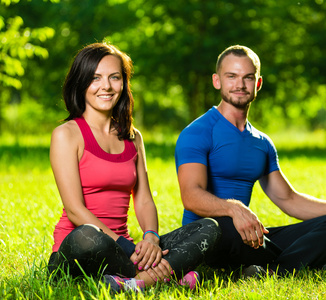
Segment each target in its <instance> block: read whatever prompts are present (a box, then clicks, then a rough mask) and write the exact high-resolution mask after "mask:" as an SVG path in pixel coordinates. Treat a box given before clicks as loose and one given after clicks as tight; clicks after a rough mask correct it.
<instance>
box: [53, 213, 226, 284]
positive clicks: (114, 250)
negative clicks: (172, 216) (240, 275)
mask: <svg viewBox="0 0 326 300" xmlns="http://www.w3.org/2000/svg"><path fill="white" fill-rule="evenodd" d="M220 236H221V230H220V228H219V226H218V223H217V222H216V221H215V220H213V219H210V218H205V219H200V220H198V221H195V222H193V223H190V224H187V225H185V226H183V227H180V228H178V229H176V230H174V231H172V232H170V233H167V234H165V235H163V236H161V240H160V247H161V248H162V250H165V249H169V253H168V254H167V255H165V256H164V258H165V259H166V260H167V261H168V262H169V264H170V266H171V267H172V269H173V270H174V272H175V274H176V276H177V277H178V278H180V277H181V276H182V274H186V273H187V272H189V271H190V270H193V269H195V268H196V267H197V266H198V265H199V264H201V263H202V262H203V261H204V259H205V256H206V254H209V252H210V251H211V250H212V249H213V247H214V245H215V244H216V243H217V242H218V240H219V238H220ZM76 261H77V262H76ZM48 269H49V271H50V273H52V272H53V271H56V270H58V271H59V270H62V271H64V272H65V273H68V272H69V274H71V275H72V276H80V275H83V272H82V271H81V269H83V271H84V272H85V274H86V275H92V276H99V275H101V274H121V275H124V276H126V277H134V276H135V275H136V269H135V266H134V264H133V263H132V261H131V260H130V259H129V258H128V257H127V255H126V254H125V253H124V252H123V251H122V248H121V247H120V246H119V245H118V244H117V243H116V242H115V241H114V240H113V239H112V238H111V237H110V236H108V235H107V234H105V233H103V232H102V231H101V230H99V229H98V228H97V227H96V226H93V225H81V226H79V227H77V228H75V229H74V230H73V231H72V232H71V233H70V234H68V236H67V237H66V238H65V239H64V240H63V242H62V244H61V245H60V248H59V250H58V252H53V253H52V254H51V257H50V260H49V264H48ZM68 270H69V271H68Z"/></svg>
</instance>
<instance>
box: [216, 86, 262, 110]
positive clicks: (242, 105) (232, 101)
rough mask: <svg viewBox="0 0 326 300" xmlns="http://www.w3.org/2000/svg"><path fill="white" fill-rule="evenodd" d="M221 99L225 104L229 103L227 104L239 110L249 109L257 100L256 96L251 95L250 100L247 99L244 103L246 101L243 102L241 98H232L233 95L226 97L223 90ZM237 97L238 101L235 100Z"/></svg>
mask: <svg viewBox="0 0 326 300" xmlns="http://www.w3.org/2000/svg"><path fill="white" fill-rule="evenodd" d="M221 97H222V99H223V100H224V101H225V102H227V103H229V104H231V105H232V106H234V107H236V108H239V109H244V108H247V107H248V106H249V105H250V103H251V102H252V101H254V100H255V98H256V97H255V96H254V95H251V96H250V98H247V99H246V100H245V101H244V100H241V99H240V97H236V96H233V97H232V95H231V96H230V95H226V94H225V93H224V92H223V91H222V90H221ZM235 97H236V98H237V99H235Z"/></svg>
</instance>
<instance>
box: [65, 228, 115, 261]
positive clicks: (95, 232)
mask: <svg viewBox="0 0 326 300" xmlns="http://www.w3.org/2000/svg"><path fill="white" fill-rule="evenodd" d="M109 244H112V246H113V245H114V240H113V239H112V238H111V237H109V236H108V235H106V234H105V233H104V232H103V231H102V230H101V229H100V228H98V227H97V226H95V225H91V224H85V225H80V226H78V227H76V228H75V229H74V230H73V231H71V232H70V233H69V234H68V235H67V236H66V238H65V239H64V240H63V242H62V244H61V246H60V248H59V252H60V253H62V254H64V255H66V256H70V255H69V254H72V253H73V255H74V256H76V255H77V256H79V255H81V256H83V255H85V254H87V253H89V254H91V253H93V252H97V251H98V250H101V249H102V248H107V247H108V246H109Z"/></svg>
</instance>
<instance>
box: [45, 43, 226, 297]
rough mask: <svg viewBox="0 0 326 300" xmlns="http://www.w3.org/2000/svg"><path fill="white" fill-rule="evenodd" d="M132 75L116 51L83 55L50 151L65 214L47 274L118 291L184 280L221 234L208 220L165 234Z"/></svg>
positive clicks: (191, 277) (93, 49)
mask: <svg viewBox="0 0 326 300" xmlns="http://www.w3.org/2000/svg"><path fill="white" fill-rule="evenodd" d="M131 73H132V61H131V59H130V58H129V56H128V55H126V54H125V53H123V52H122V51H120V50H119V49H117V48H116V47H115V46H113V45H110V44H105V43H95V44H91V45H88V46H86V47H85V48H83V49H82V50H81V51H79V53H78V54H77V55H76V57H75V59H74V61H73V63H72V66H71V68H70V70H69V72H68V74H67V77H66V81H65V83H64V87H63V97H64V101H65V104H66V107H67V110H68V112H69V116H68V118H67V119H66V120H65V121H67V122H66V123H64V124H62V125H61V126H59V127H57V128H56V129H55V130H54V131H53V133H52V139H51V148H50V161H51V166H52V169H53V173H54V176H55V180H56V183H57V186H58V189H59V193H60V196H61V199H62V202H63V206H64V209H63V213H62V216H61V218H60V220H59V222H58V224H57V225H56V227H55V230H54V245H53V248H52V250H53V253H52V255H51V257H50V261H49V270H50V271H51V272H53V271H55V270H59V269H60V270H63V271H64V272H69V273H70V274H71V275H73V276H79V275H82V274H83V273H86V274H87V275H92V276H101V277H102V280H104V281H105V282H106V284H107V285H110V287H111V289H113V290H115V291H121V290H122V289H127V288H128V287H130V286H132V287H133V288H134V289H139V288H143V287H144V286H145V285H152V284H154V283H155V282H156V281H158V280H159V281H162V280H164V281H165V282H166V281H169V280H170V277H171V275H172V274H175V276H177V278H180V277H182V274H186V273H187V272H189V271H190V270H191V269H192V268H195V267H196V266H197V265H198V264H199V263H201V262H202V260H203V258H204V256H205V253H206V252H207V251H209V250H210V249H211V248H212V246H213V245H214V244H215V242H216V241H217V239H218V238H219V235H220V231H219V227H218V226H217V223H216V222H215V221H214V220H212V219H204V220H202V221H200V222H195V223H193V224H189V226H188V227H183V228H180V229H177V230H175V231H174V232H171V233H169V234H166V235H164V236H161V237H160V236H159V234H158V218H157V211H156V207H155V204H154V201H153V199H152V196H151V192H150V188H149V183H148V177H147V171H146V162H145V150H144V145H143V141H142V137H141V134H140V132H139V131H138V130H136V129H135V128H134V127H133V124H132V111H133V96H132V94H131V89H130V77H131ZM131 195H132V198H133V202H134V209H135V212H136V217H137V220H138V222H139V225H140V227H141V230H142V231H143V232H144V234H143V240H142V241H140V242H139V243H137V245H135V244H134V243H133V240H132V238H131V237H130V236H129V233H128V227H127V217H128V215H127V213H128V209H129V201H130V196H131ZM162 249H165V250H162ZM186 252H187V255H184V254H185V253H186ZM163 257H164V258H163ZM197 276H198V274H197V273H196V272H190V273H188V274H187V275H186V276H185V277H184V278H183V280H181V281H180V282H181V283H183V284H189V285H190V287H194V286H195V283H196V277H197ZM197 280H198V279H197Z"/></svg>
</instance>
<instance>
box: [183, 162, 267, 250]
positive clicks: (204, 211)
mask: <svg viewBox="0 0 326 300" xmlns="http://www.w3.org/2000/svg"><path fill="white" fill-rule="evenodd" d="M178 180H179V185H180V192H181V198H182V202H183V205H184V207H185V209H186V210H189V211H192V212H193V213H195V214H197V215H199V216H201V217H222V216H229V217H231V218H232V219H233V224H234V226H235V228H236V229H237V231H238V232H239V234H240V235H241V238H242V240H243V242H244V243H245V244H247V245H249V246H252V247H254V248H258V247H259V246H261V245H262V244H263V235H264V233H268V231H267V230H266V229H265V228H264V226H263V224H262V223H261V222H260V221H259V219H258V218H257V216H256V215H255V214H254V213H253V212H252V211H251V210H250V209H249V208H248V207H247V206H245V205H244V204H243V203H242V202H241V201H238V200H234V199H221V198H218V197H216V196H215V195H213V194H211V193H209V192H207V167H206V166H205V165H203V164H199V163H188V164H183V165H181V166H180V167H179V169H178Z"/></svg>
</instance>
